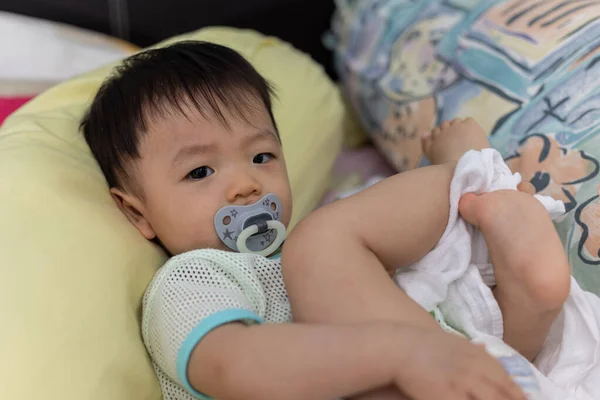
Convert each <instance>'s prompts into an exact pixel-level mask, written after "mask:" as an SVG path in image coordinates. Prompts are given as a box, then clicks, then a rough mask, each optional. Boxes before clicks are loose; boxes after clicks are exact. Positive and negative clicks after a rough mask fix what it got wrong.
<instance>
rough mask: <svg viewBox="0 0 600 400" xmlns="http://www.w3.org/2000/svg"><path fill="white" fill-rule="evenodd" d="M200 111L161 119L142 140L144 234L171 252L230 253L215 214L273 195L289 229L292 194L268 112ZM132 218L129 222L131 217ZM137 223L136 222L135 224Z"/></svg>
mask: <svg viewBox="0 0 600 400" xmlns="http://www.w3.org/2000/svg"><path fill="white" fill-rule="evenodd" d="M225 117H226V118H227V121H228V124H229V129H228V128H227V127H225V126H224V125H223V124H221V123H220V122H219V121H218V120H217V119H216V118H210V120H207V119H205V118H204V117H202V115H200V114H199V113H197V112H195V111H194V112H190V113H189V115H188V117H187V118H186V117H185V116H181V115H179V114H177V113H173V115H167V117H166V118H162V119H158V118H157V119H156V121H155V122H152V123H151V124H150V129H149V130H148V133H147V135H145V136H142V138H141V143H140V156H141V157H140V158H139V159H138V160H137V161H136V162H135V164H136V165H135V171H134V172H133V173H134V174H135V177H136V179H137V181H138V184H139V186H140V188H141V189H142V192H143V198H142V199H140V204H141V206H140V214H142V215H143V218H141V226H140V224H137V223H136V222H134V224H135V225H137V227H138V229H140V232H142V234H143V235H144V236H145V237H146V238H147V239H154V238H155V237H158V239H159V240H160V241H161V243H162V244H163V245H164V246H165V247H166V248H167V250H169V252H170V253H171V254H173V255H176V254H181V253H183V252H186V251H190V250H196V249H202V248H216V249H222V250H228V248H227V247H226V246H225V245H224V244H223V243H222V242H221V241H220V239H219V237H218V236H217V232H216V231H215V228H214V222H213V221H214V217H215V214H216V212H217V211H218V210H219V209H220V208H222V207H224V206H227V205H248V204H252V203H255V202H256V201H258V200H259V199H260V198H262V197H263V196H264V195H265V194H267V193H274V194H276V195H277V196H278V197H279V199H280V200H281V204H282V222H283V223H284V224H285V225H286V226H287V225H288V224H289V221H290V217H291V212H292V196H291V190H290V185H289V180H288V176H287V170H286V166H285V162H284V159H283V152H282V148H281V144H280V142H279V140H278V139H277V136H276V133H275V127H274V126H273V123H272V122H271V119H270V117H269V114H268V112H267V111H266V110H265V109H264V107H260V109H259V110H257V111H255V112H253V113H252V114H249V115H248V120H249V121H248V122H246V121H243V120H241V119H240V118H235V117H230V116H229V115H227V114H226V115H225ZM130 220H131V218H130ZM132 222H133V221H132Z"/></svg>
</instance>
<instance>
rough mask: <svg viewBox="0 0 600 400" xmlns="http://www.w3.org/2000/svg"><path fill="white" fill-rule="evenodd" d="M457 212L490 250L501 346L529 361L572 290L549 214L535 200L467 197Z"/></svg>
mask: <svg viewBox="0 0 600 400" xmlns="http://www.w3.org/2000/svg"><path fill="white" fill-rule="evenodd" d="M459 210H460V213H461V215H462V217H463V218H464V219H465V220H466V221H468V222H469V223H471V224H473V225H475V226H477V227H479V228H480V229H481V231H482V232H483V235H484V237H485V240H486V243H487V245H488V249H489V253H490V258H491V260H492V264H493V265H494V272H495V275H496V282H497V286H496V288H495V289H494V295H495V297H496V300H497V301H498V304H499V305H500V309H501V310H502V316H503V319H504V341H505V342H506V343H508V344H509V345H510V346H512V347H513V348H514V349H515V350H517V351H518V352H520V353H521V354H522V355H523V356H524V357H526V358H527V359H529V360H530V361H533V359H534V358H535V357H536V356H537V354H538V353H539V351H540V349H541V347H542V345H543V343H544V340H545V339H546V337H547V336H548V332H549V331H550V327H551V325H552V323H553V322H554V319H555V318H556V317H557V315H558V314H559V312H560V310H561V309H562V305H563V303H564V302H565V301H566V299H567V296H568V295H569V290H570V282H571V281H570V269H569V264H568V260H567V256H566V254H565V251H564V249H563V246H562V243H561V241H560V238H559V237H558V234H557V232H556V230H555V229H554V225H553V224H552V221H551V219H550V217H549V216H548V213H547V212H546V210H545V209H544V207H543V206H542V205H541V203H540V202H539V201H538V200H536V199H535V198H534V197H533V196H530V195H528V194H524V193H519V192H516V191H498V192H492V193H487V194H483V195H480V196H477V195H474V194H468V195H465V196H463V198H462V199H461V202H460V205H459Z"/></svg>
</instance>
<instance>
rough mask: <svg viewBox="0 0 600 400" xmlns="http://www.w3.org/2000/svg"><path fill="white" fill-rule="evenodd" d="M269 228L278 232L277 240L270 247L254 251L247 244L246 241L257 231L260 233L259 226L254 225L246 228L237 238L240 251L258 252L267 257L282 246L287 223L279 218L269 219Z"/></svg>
mask: <svg viewBox="0 0 600 400" xmlns="http://www.w3.org/2000/svg"><path fill="white" fill-rule="evenodd" d="M267 228H269V229H272V230H274V231H275V232H276V233H277V236H276V237H275V240H274V241H273V243H271V245H270V246H269V247H267V248H266V249H263V250H261V251H252V250H250V249H249V248H248V247H247V246H246V241H247V240H248V238H249V237H250V236H252V235H254V234H256V233H258V226H256V225H252V226H249V227H247V228H246V229H244V230H243V231H242V232H241V233H240V235H239V236H238V239H237V242H236V244H237V248H238V251H239V252H240V253H252V254H258V255H259V256H263V257H267V256H269V255H271V254H273V253H275V251H276V250H277V249H278V248H279V246H281V243H283V241H284V240H285V225H283V224H282V223H281V222H279V221H277V220H269V221H267Z"/></svg>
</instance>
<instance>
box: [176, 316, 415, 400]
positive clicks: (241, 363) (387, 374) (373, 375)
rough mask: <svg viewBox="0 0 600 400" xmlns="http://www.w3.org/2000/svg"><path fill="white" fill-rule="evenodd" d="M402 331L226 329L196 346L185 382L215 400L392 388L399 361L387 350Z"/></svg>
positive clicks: (325, 397) (385, 327) (329, 395)
mask: <svg viewBox="0 0 600 400" xmlns="http://www.w3.org/2000/svg"><path fill="white" fill-rule="evenodd" d="M405 330H406V329H403V328H401V327H397V326H393V325H392V324H385V323H380V324H354V325H339V326H335V325H300V324H268V325H259V326H245V325H242V324H231V325H226V326H223V327H221V328H218V329H216V330H215V331H213V332H212V333H210V334H209V335H207V336H206V337H205V338H204V339H203V340H202V341H201V342H200V343H199V344H198V345H197V346H196V349H195V350H194V351H193V353H192V356H191V358H190V362H189V364H188V379H189V381H190V383H191V385H192V386H193V387H195V388H198V389H200V390H202V391H203V392H204V393H206V394H209V395H210V396H211V397H212V398H216V399H231V400H235V399H240V400H252V399H257V400H264V399H281V400H288V399H289V400H292V399H298V400H305V399H311V400H319V399H322V400H333V399H335V398H339V397H341V396H347V395H353V394H356V393H359V392H362V391H366V390H368V389H371V388H375V387H380V386H387V385H391V384H392V383H393V382H394V371H396V370H398V369H399V367H400V366H401V365H402V359H401V358H400V357H398V356H397V355H398V354H399V352H395V351H394V352H390V346H392V345H394V346H399V345H398V344H397V342H398V341H402V338H403V337H404V336H406V335H405V332H404V331H405ZM400 346H401V345H400ZM406 350H408V349H406Z"/></svg>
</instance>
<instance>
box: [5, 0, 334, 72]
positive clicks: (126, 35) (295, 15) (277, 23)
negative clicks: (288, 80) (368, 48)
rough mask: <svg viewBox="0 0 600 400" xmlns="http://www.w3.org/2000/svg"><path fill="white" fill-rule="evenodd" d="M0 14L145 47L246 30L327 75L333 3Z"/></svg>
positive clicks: (203, 0)
mask: <svg viewBox="0 0 600 400" xmlns="http://www.w3.org/2000/svg"><path fill="white" fill-rule="evenodd" d="M0 10H1V11H9V12H14V13H18V14H24V15H28V16H32V17H38V18H44V19H49V20H53V21H58V22H63V23H67V24H70V25H74V26H79V27H82V28H86V29H90V30H93V31H97V32H102V33H106V34H109V35H112V36H116V37H119V38H121V39H125V40H128V41H130V42H132V43H134V44H136V45H138V46H142V47H144V46H148V45H151V44H154V43H156V42H158V41H160V40H162V39H166V38H168V37H171V36H173V35H177V34H180V33H185V32H190V31H193V30H196V29H199V28H202V27H205V26H214V25H221V26H231V27H237V28H249V29H254V30H257V31H259V32H261V33H264V34H267V35H273V36H277V37H279V38H281V39H283V40H285V41H287V42H290V43H292V44H293V45H294V46H295V47H296V48H298V49H300V50H302V51H304V52H306V53H309V54H310V55H311V56H312V57H313V58H314V59H315V60H316V61H318V62H319V63H321V64H322V65H324V66H325V67H326V69H327V71H328V73H330V74H332V73H333V71H332V65H331V54H330V52H329V51H328V50H326V49H325V47H324V46H323V43H322V36H323V34H324V33H325V32H326V30H327V29H328V27H329V24H330V22H331V16H332V14H333V10H334V4H333V0H0Z"/></svg>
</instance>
